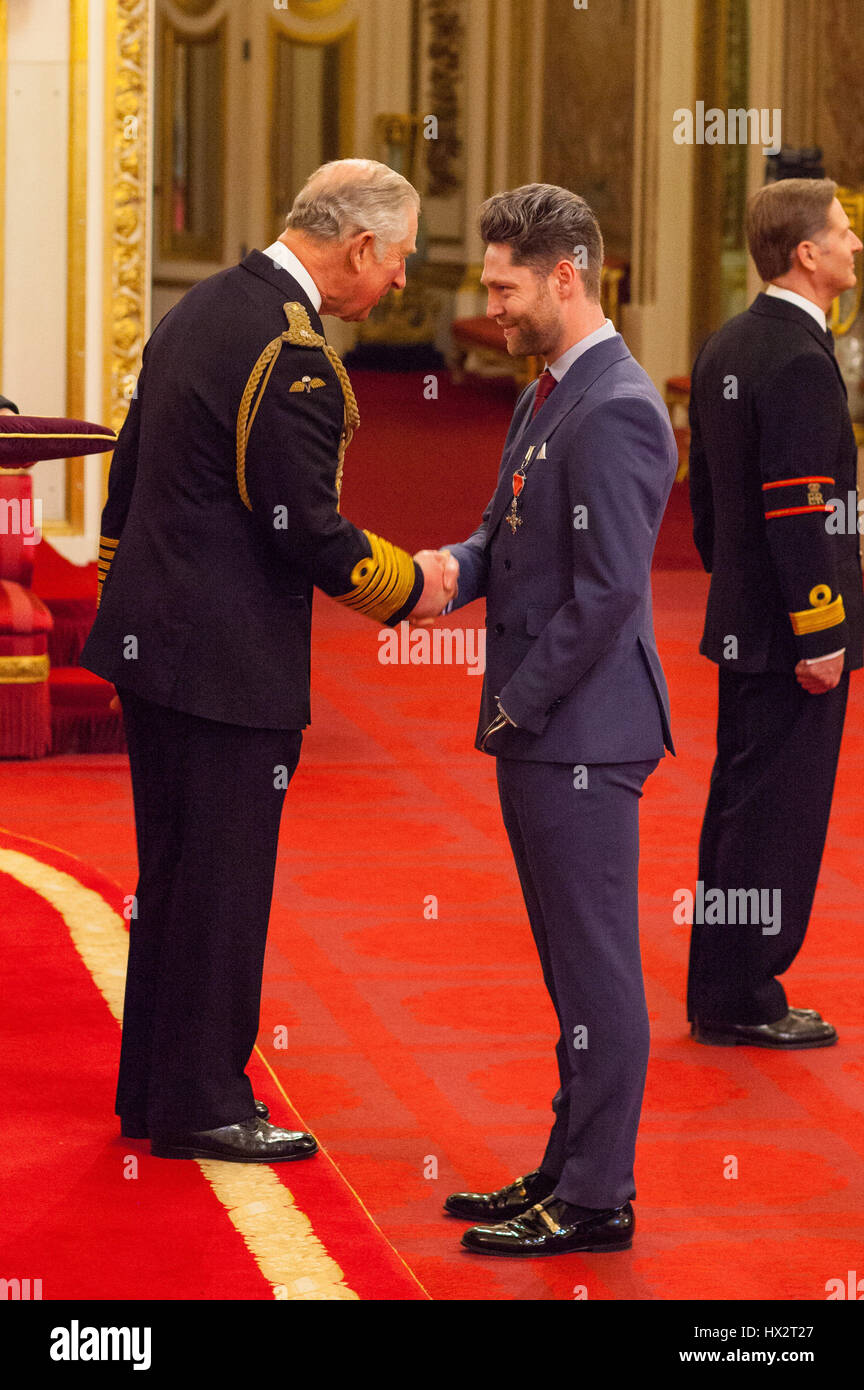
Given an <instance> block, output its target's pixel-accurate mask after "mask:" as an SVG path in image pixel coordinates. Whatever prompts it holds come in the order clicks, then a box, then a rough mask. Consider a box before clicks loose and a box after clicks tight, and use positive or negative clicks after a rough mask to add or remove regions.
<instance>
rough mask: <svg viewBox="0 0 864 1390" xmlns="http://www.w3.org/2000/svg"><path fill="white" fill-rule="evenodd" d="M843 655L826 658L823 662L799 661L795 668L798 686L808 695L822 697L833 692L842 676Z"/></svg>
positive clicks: (842, 653)
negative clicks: (829, 691) (828, 692)
mask: <svg viewBox="0 0 864 1390" xmlns="http://www.w3.org/2000/svg"><path fill="white" fill-rule="evenodd" d="M844 657H845V653H844V652H839V653H838V655H837V656H827V657H826V658H825V660H824V661H810V662H807V661H799V662H798V665H797V666H796V667H795V675H796V676H797V678H798V684H799V685H800V686H801V687H802V688H803V689H804V690H806V691H808V692H809V694H810V695H824V694H825V693H826V691H828V690H833V689H834V687H835V686H836V685H837V684H838V683H839V680H840V677H841V676H842V674H843V661H844Z"/></svg>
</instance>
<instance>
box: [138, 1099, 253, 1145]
mask: <svg viewBox="0 0 864 1390" xmlns="http://www.w3.org/2000/svg"><path fill="white" fill-rule="evenodd" d="M255 1114H256V1115H257V1117H258V1119H259V1120H269V1119H270V1108H269V1106H267V1105H265V1104H264V1102H263V1100H256V1102H255ZM120 1134H121V1136H122V1138H124V1139H149V1138H150V1129H149V1126H148V1124H147V1121H146V1119H145V1118H144V1117H143V1116H142V1115H123V1116H121V1118H120Z"/></svg>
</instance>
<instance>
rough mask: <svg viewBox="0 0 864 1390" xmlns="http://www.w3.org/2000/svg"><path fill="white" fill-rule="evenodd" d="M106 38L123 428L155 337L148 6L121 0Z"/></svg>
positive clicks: (111, 294)
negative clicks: (150, 313)
mask: <svg viewBox="0 0 864 1390" xmlns="http://www.w3.org/2000/svg"><path fill="white" fill-rule="evenodd" d="M106 38H107V63H106V70H107V71H106V75H107V84H106V94H105V105H106V129H107V149H106V171H105V174H106V204H107V206H106V222H107V226H106V260H107V265H106V285H105V402H104V418H105V420H106V422H107V423H109V424H110V425H111V426H112V428H114V429H119V428H120V426H121V425H122V423H123V420H124V419H125V416H126V411H127V409H128V406H129V400H130V398H131V394H132V390H133V388H134V384H135V379H136V377H137V375H138V371H139V368H140V363H141V352H142V350H143V347H144V340H145V336H146V331H147V301H148V285H147V277H148V259H149V258H148V254H147V240H146V238H147V176H148V175H147V119H148V109H147V67H148V41H149V33H148V5H147V0H115V9H114V12H113V14H112V15H111V16H110V17H109V23H108V33H107V36H106Z"/></svg>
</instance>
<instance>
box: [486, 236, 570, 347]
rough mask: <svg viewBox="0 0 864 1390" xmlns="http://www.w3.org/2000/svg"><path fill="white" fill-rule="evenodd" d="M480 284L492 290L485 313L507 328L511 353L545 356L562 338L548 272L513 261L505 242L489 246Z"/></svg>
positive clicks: (559, 316) (559, 314) (505, 332)
mask: <svg viewBox="0 0 864 1390" xmlns="http://www.w3.org/2000/svg"><path fill="white" fill-rule="evenodd" d="M480 283H481V285H485V287H486V290H487V292H488V294H489V303H488V305H487V308H486V316H487V318H490V319H495V320H496V321H497V322H498V323H499V324H500V325H501V327H502V328H503V329H504V337H505V338H506V340H507V351H508V352H509V353H510V356H511V357H546V356H547V355H548V354H549V353H550V352H551V351H552V350H553V348H554V347H555V345H556V344H557V343H558V342H559V340H560V338H561V327H562V324H561V309H560V307H559V305H558V304H556V302H555V300H554V299H553V297H552V294H551V293H550V290H549V276H547V275H544V274H543V273H542V272H538V271H537V270H535V269H534V268H533V267H532V266H530V265H514V264H513V256H512V250H511V247H510V245H509V244H508V243H506V242H491V243H490V244H489V246H487V248H486V258H485V260H484V263H483V274H482V275H481V276H480Z"/></svg>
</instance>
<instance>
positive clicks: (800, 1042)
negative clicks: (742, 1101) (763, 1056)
mask: <svg viewBox="0 0 864 1390" xmlns="http://www.w3.org/2000/svg"><path fill="white" fill-rule="evenodd" d="M690 1032H691V1033H692V1035H693V1037H694V1038H695V1040H696V1042H700V1043H708V1044H709V1045H710V1046H713V1047H773V1048H779V1049H785V1050H786V1051H794V1050H796V1049H797V1048H803V1047H831V1046H832V1044H834V1043H836V1041H837V1030H836V1029H835V1028H832V1026H831V1024H830V1023H826V1022H825V1020H824V1019H823V1018H821V1017H820V1015H819V1014H818V1013H817V1012H816V1010H815V1009H789V1010H788V1012H787V1013H786V1014H784V1016H783V1018H779V1019H777V1021H776V1022H775V1023H719V1022H712V1021H711V1020H709V1019H701V1018H695V1019H694V1020H693V1022H692V1024H691V1025H690Z"/></svg>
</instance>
